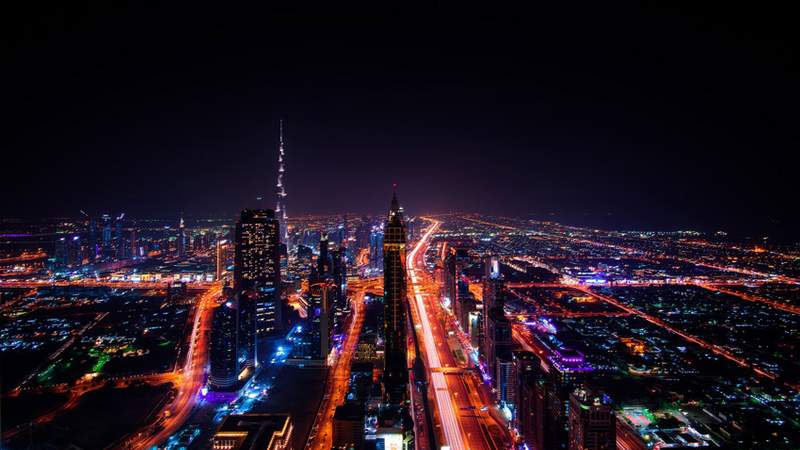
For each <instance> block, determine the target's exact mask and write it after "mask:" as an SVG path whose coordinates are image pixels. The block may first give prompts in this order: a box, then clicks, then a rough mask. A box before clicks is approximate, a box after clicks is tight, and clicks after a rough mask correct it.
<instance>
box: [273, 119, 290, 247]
mask: <svg viewBox="0 0 800 450" xmlns="http://www.w3.org/2000/svg"><path fill="white" fill-rule="evenodd" d="M285 150H286V148H285V145H284V141H283V119H281V121H280V140H279V145H278V184H277V188H278V191H277V194H278V195H277V196H278V198H277V205H276V206H275V216H276V217H277V219H278V222H279V223H280V227H281V228H280V238H281V240H282V241H283V243H284V244H286V246H287V247H288V246H289V230H288V229H287V226H286V225H287V219H288V217H287V216H286V188H285V186H284V183H283V173H284V172H285V170H286V169H285V167H284V158H285V157H286V154H285Z"/></svg>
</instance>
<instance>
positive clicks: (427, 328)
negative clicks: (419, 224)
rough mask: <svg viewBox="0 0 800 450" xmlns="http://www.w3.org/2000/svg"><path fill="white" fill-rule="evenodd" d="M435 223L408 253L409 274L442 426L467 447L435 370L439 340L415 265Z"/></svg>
mask: <svg viewBox="0 0 800 450" xmlns="http://www.w3.org/2000/svg"><path fill="white" fill-rule="evenodd" d="M432 222H433V224H432V225H431V226H430V228H428V231H427V232H426V233H425V234H424V235H423V236H422V239H420V240H419V242H417V245H416V246H414V249H413V250H411V252H410V253H409V254H408V256H407V266H408V274H409V278H410V279H411V285H412V289H413V291H414V300H415V303H416V307H417V311H418V312H419V314H418V315H419V317H420V321H421V325H422V336H423V343H424V344H425V356H426V358H427V360H428V369H429V370H430V372H431V381H432V385H433V391H434V397H435V398H436V407H437V410H438V411H439V417H440V418H441V421H442V429H443V430H444V435H445V439H446V440H447V444H448V445H449V446H450V448H451V449H453V450H461V449H465V448H466V447H465V446H464V441H463V439H462V431H461V428H460V427H459V424H458V419H457V418H456V411H455V406H454V405H453V403H452V401H451V400H450V398H451V397H450V391H449V389H448V387H447V381H446V380H445V378H444V373H442V372H439V371H436V369H440V368H441V362H440V360H439V353H438V350H437V348H436V342H435V340H434V338H433V333H432V332H431V325H430V322H429V321H428V312H427V310H426V308H425V302H424V301H423V299H422V294H421V293H420V291H419V278H418V277H417V269H416V268H415V262H414V260H415V258H416V255H417V252H419V250H420V249H421V248H422V247H423V246H424V245H425V244H426V242H427V241H428V240H429V239H430V237H431V235H432V234H433V232H434V231H436V230H437V229H438V228H439V224H440V222H438V221H435V220H432Z"/></svg>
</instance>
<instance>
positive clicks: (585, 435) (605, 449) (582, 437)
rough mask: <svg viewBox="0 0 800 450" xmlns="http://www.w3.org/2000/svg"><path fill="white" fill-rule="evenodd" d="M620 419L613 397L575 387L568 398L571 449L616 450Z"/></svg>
mask: <svg viewBox="0 0 800 450" xmlns="http://www.w3.org/2000/svg"><path fill="white" fill-rule="evenodd" d="M616 426H617V420H616V417H615V415H614V410H613V409H612V406H611V399H610V398H609V397H608V396H607V395H605V394H603V393H600V392H595V391H591V390H588V389H582V388H579V389H576V390H575V391H573V392H572V394H570V398H569V450H615V449H616V448H617V442H616V441H617V435H616Z"/></svg>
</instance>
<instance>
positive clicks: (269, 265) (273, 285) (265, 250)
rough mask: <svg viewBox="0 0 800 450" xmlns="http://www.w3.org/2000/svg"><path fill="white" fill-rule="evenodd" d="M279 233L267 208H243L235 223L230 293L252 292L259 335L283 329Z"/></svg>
mask: <svg viewBox="0 0 800 450" xmlns="http://www.w3.org/2000/svg"><path fill="white" fill-rule="evenodd" d="M279 232H280V226H279V224H278V221H277V220H276V219H275V213H274V211H272V210H268V209H267V210H262V209H246V210H244V211H242V213H241V217H240V219H239V221H237V222H236V231H235V256H234V271H233V273H234V276H233V278H234V290H235V291H236V292H238V293H241V292H244V291H247V290H250V291H254V292H255V294H254V295H255V302H256V321H255V327H256V329H257V330H258V331H259V332H260V334H262V335H263V334H264V333H267V332H270V331H278V330H281V329H282V328H283V326H282V325H283V324H282V317H281V292H280V286H281V271H280V247H279V244H280V240H279ZM251 296H252V294H251Z"/></svg>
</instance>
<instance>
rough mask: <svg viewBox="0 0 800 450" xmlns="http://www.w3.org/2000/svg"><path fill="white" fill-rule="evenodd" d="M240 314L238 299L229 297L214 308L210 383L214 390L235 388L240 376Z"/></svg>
mask: <svg viewBox="0 0 800 450" xmlns="http://www.w3.org/2000/svg"><path fill="white" fill-rule="evenodd" d="M238 348H239V314H238V311H237V300H236V299H235V298H231V299H228V300H227V301H225V302H224V303H223V304H222V305H220V306H218V307H217V308H216V309H214V317H213V319H212V328H211V349H210V350H211V353H210V359H211V370H210V372H209V374H208V384H209V387H211V388H212V389H214V390H220V391H225V390H234V389H235V388H236V385H237V380H238V377H239V372H240V370H239V367H240V365H239V358H238Z"/></svg>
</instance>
